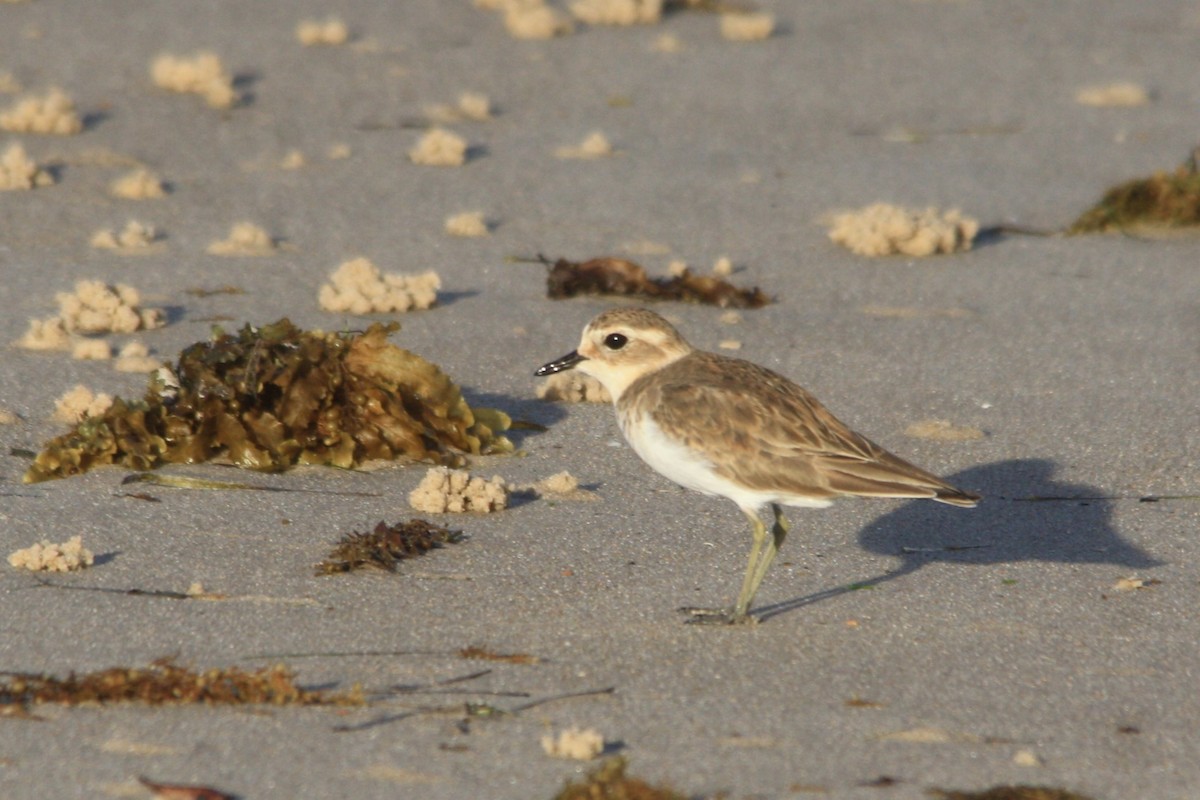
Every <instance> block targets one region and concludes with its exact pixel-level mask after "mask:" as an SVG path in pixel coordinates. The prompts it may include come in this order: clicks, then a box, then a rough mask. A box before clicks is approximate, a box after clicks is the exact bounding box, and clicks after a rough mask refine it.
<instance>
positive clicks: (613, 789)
mask: <svg viewBox="0 0 1200 800" xmlns="http://www.w3.org/2000/svg"><path fill="white" fill-rule="evenodd" d="M626 766H627V765H626V762H625V758H624V756H613V757H612V758H607V759H605V760H604V761H603V762H602V763H601V764H600V766H598V767H596V768H595V769H594V770H592V771H591V772H589V773H588V774H587V777H585V778H584V779H583V780H582V781H580V782H579V783H570V782H568V783H567V785H566V786H564V787H563V790H562V791H561V792H559V793H558V794H557V795H555V796H554V800H687V798H686V797H685V796H684V795H682V794H679V793H678V792H676V791H673V790H671V789H664V788H662V787H659V786H651V785H650V784H648V783H646V782H645V781H643V780H641V779H639V778H629V777H626V775H625V767H626Z"/></svg>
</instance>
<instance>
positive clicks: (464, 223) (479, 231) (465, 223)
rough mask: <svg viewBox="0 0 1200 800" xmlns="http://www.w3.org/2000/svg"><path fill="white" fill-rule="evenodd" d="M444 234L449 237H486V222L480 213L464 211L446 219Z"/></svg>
mask: <svg viewBox="0 0 1200 800" xmlns="http://www.w3.org/2000/svg"><path fill="white" fill-rule="evenodd" d="M446 233H448V234H450V235H451V236H464V237H468V238H470V237H477V236H487V235H488V225H487V220H486V219H485V218H484V215H483V212H482V211H464V212H462V213H461V214H454V215H452V216H449V217H446Z"/></svg>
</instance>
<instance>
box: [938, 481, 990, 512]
mask: <svg viewBox="0 0 1200 800" xmlns="http://www.w3.org/2000/svg"><path fill="white" fill-rule="evenodd" d="M933 499H934V500H937V501H938V502H939V503H947V504H949V505H952V506H961V507H963V508H974V507H975V505H976V504H977V503H978V502H979V501H980V500H981V499H982V496H981V495H977V494H975V493H974V492H964V491H963V490H961V489H955V488H954V487H953V486H948V487H946V488H945V489H939V490H938V492H937V494H935V495H934V496H933Z"/></svg>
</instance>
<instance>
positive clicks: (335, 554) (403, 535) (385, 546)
mask: <svg viewBox="0 0 1200 800" xmlns="http://www.w3.org/2000/svg"><path fill="white" fill-rule="evenodd" d="M460 541H462V531H452V530H450V529H449V528H443V527H441V526H440V525H434V524H432V523H429V522H426V521H425V520H423V519H414V520H409V521H408V522H402V523H399V524H396V525H388V524H387V523H386V522H380V523H379V524H378V525H376V526H375V529H374V530H373V531H371V532H370V533H359V532H358V531H352V532H351V533H348V534H346V535H345V536H343V537H342V539H341V541H339V542H338V543H337V545H336V546H335V547H334V548H333V550H331V551H330V552H329V555H328V556H326V557H325V560H324V561H322V562H321V563H320V564H317V566H316V574H318V575H334V574H336V573H339V572H352V571H354V570H356V569H361V568H363V567H377V568H379V569H383V570H387V571H388V572H395V571H396V565H397V564H398V563H399V562H401V561H403V560H404V559H407V558H415V557H416V556H422V555H425V554H426V553H428V552H429V551H430V550H433V549H435V548H438V547H441V546H442V545H444V544H447V543H450V544H453V543H455V542H460Z"/></svg>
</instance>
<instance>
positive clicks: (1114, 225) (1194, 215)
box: [1067, 148, 1200, 233]
mask: <svg viewBox="0 0 1200 800" xmlns="http://www.w3.org/2000/svg"><path fill="white" fill-rule="evenodd" d="M1198 160H1200V148H1197V149H1196V150H1195V151H1193V152H1192V156H1191V158H1189V159H1188V160H1187V161H1186V162H1185V163H1184V164H1182V165H1181V166H1180V167H1179V168H1178V169H1176V170H1175V172H1174V173H1166V172H1157V173H1155V174H1154V175H1151V176H1150V177H1149V178H1140V179H1138V180H1133V181H1128V182H1126V183H1122V184H1120V185H1119V186H1114V187H1113V188H1111V189H1109V190H1108V191H1107V192H1106V193H1105V195H1104V197H1103V198H1101V200H1100V202H1099V203H1097V204H1096V205H1094V206H1093V207H1092V208H1090V209H1088V210H1087V211H1085V212H1084V213H1083V215H1082V216H1080V217H1079V219H1077V220H1075V222H1073V223H1072V224H1071V227H1070V228H1068V229H1067V233H1093V232H1096V231H1113V230H1137V229H1139V228H1140V229H1146V228H1185V227H1191V226H1197V225H1200V166H1198V165H1197V161H1198Z"/></svg>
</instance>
